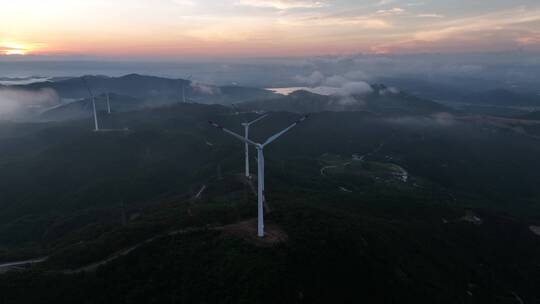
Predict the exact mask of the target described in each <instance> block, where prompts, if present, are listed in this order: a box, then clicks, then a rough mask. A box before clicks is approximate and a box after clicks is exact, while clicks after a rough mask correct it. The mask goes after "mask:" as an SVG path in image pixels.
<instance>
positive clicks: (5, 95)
mask: <svg viewBox="0 0 540 304" xmlns="http://www.w3.org/2000/svg"><path fill="white" fill-rule="evenodd" d="M58 100H59V97H58V94H57V93H56V92H55V91H54V90H53V89H41V90H37V91H28V90H21V89H13V88H0V119H16V118H21V117H23V116H25V115H28V114H31V113H35V112H39V111H40V110H42V109H44V108H47V107H50V106H54V105H56V104H58Z"/></svg>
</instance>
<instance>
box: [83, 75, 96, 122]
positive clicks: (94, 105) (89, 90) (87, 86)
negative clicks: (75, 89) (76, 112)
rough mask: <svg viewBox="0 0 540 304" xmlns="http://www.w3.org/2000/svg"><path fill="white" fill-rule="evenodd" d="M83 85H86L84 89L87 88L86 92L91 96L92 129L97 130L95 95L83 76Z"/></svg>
mask: <svg viewBox="0 0 540 304" xmlns="http://www.w3.org/2000/svg"><path fill="white" fill-rule="evenodd" d="M82 80H83V82H84V85H85V86H86V89H87V90H88V93H90V98H92V110H93V113H94V131H95V132H98V131H99V124H98V118H97V111H96V97H95V96H94V94H93V93H92V90H91V89H90V86H89V85H88V82H87V81H86V78H84V77H83V79H82Z"/></svg>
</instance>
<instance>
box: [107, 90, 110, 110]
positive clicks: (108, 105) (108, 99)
mask: <svg viewBox="0 0 540 304" xmlns="http://www.w3.org/2000/svg"><path fill="white" fill-rule="evenodd" d="M107 114H111V100H110V98H109V93H107Z"/></svg>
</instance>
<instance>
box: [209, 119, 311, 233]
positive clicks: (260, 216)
mask: <svg viewBox="0 0 540 304" xmlns="http://www.w3.org/2000/svg"><path fill="white" fill-rule="evenodd" d="M307 117H308V116H307V115H306V116H303V117H302V118H300V119H299V120H297V121H295V122H294V123H293V124H292V125H290V126H289V127H287V128H285V129H284V130H283V131H281V132H278V133H276V134H275V135H273V136H270V137H269V138H268V139H267V140H266V141H265V142H264V143H262V144H260V143H256V142H254V141H252V140H250V139H249V138H246V137H244V136H242V135H240V134H237V133H235V132H233V131H231V130H228V129H225V128H224V127H222V126H220V125H218V124H217V123H215V122H212V121H209V123H210V124H211V125H212V126H214V127H216V128H218V129H220V130H221V131H223V132H225V133H227V134H229V135H231V136H233V137H236V138H237V139H239V140H241V141H243V142H244V143H246V144H248V145H253V146H255V148H256V149H257V164H258V166H257V171H258V187H257V188H258V189H257V235H258V236H259V237H260V238H263V237H264V148H265V147H266V146H267V145H269V144H270V143H272V142H273V141H275V140H276V139H278V138H279V137H280V136H281V135H283V134H285V133H287V132H288V131H289V130H290V129H292V128H294V127H295V126H296V125H298V124H299V123H301V122H303V121H304V120H306V119H307Z"/></svg>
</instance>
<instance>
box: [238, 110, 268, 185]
mask: <svg viewBox="0 0 540 304" xmlns="http://www.w3.org/2000/svg"><path fill="white" fill-rule="evenodd" d="M267 116H268V114H266V115H263V116H261V117H259V118H257V119H255V120H252V121H250V122H244V123H242V126H244V138H245V139H246V140H249V127H250V126H251V125H252V124H254V123H256V122H258V121H261V120H263V119H264V118H266V117H267ZM244 150H245V151H246V160H245V163H246V177H247V178H251V175H250V174H249V143H248V142H247V141H246V142H244Z"/></svg>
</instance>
